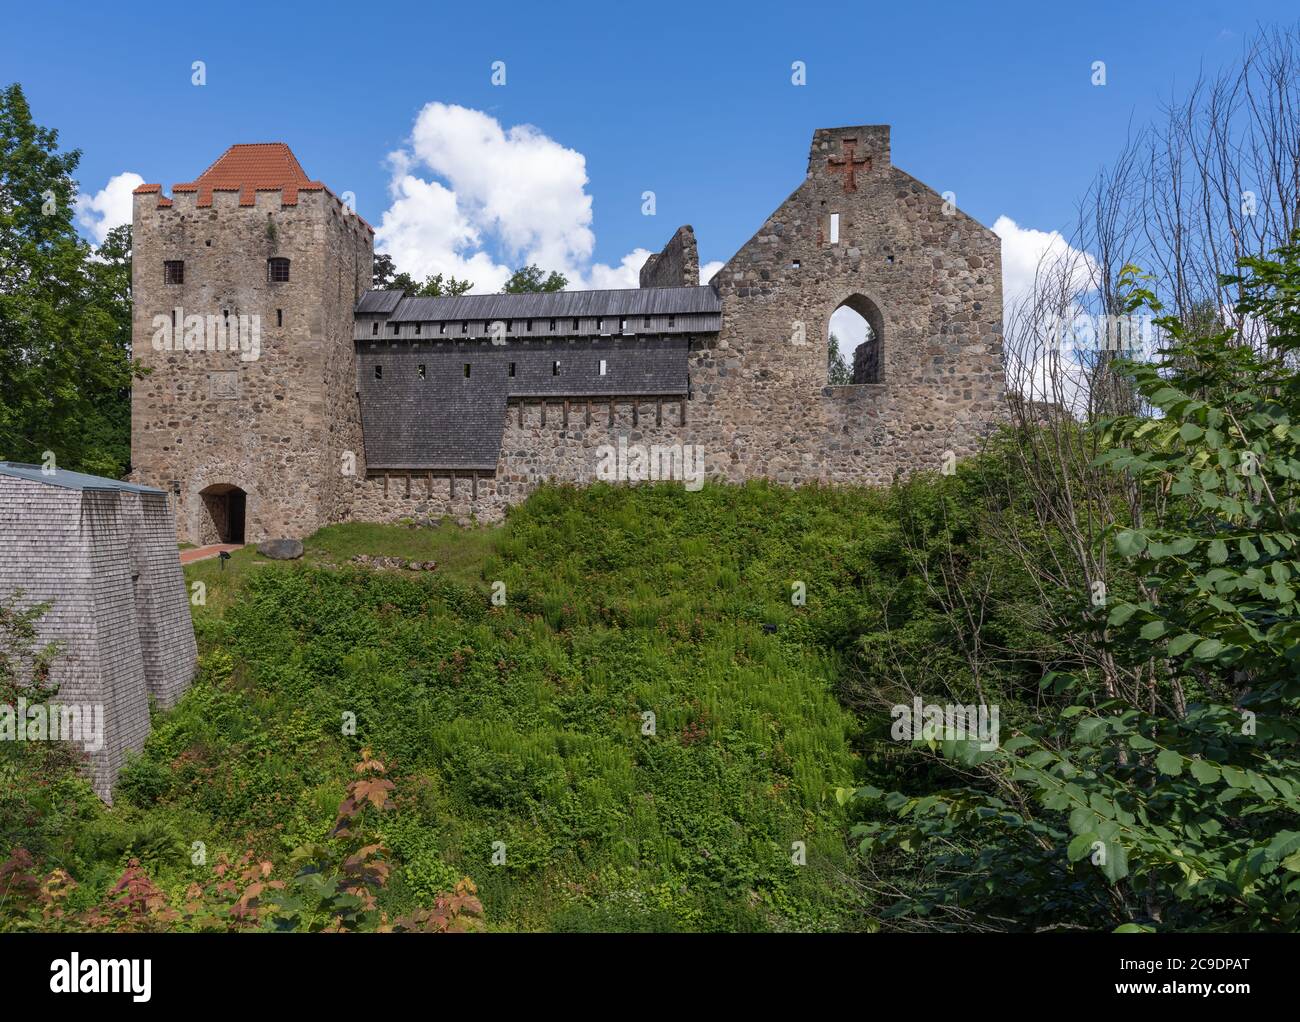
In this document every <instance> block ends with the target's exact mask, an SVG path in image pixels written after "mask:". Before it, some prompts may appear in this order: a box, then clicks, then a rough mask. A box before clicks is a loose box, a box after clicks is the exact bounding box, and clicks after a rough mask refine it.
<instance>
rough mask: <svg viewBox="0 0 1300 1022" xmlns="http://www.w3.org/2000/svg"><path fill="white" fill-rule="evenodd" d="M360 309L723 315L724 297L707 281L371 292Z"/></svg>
mask: <svg viewBox="0 0 1300 1022" xmlns="http://www.w3.org/2000/svg"><path fill="white" fill-rule="evenodd" d="M356 311H357V314H358V315H376V314H378V315H381V316H385V317H386V318H387V319H388V320H389V321H396V322H423V323H436V322H439V321H444V322H452V321H457V320H467V319H477V320H497V319H528V318H533V319H547V318H550V317H555V318H557V319H558V318H565V317H579V318H580V317H589V316H608V317H617V316H656V315H658V316H664V315H685V314H689V313H718V314H720V313H721V312H722V300H721V299H720V298H719V297H718V293H717V292H716V291H714V290H713V288H711V287H709V286H707V285H705V286H702V287H642V288H628V289H626V290H619V291H549V292H542V293H535V292H530V293H528V294H520V295H460V296H459V297H456V298H405V297H403V296H402V294H401V292H398V291H367V292H366V293H365V294H364V295H362V296H361V301H360V302H359V303H358V304H357V308H356Z"/></svg>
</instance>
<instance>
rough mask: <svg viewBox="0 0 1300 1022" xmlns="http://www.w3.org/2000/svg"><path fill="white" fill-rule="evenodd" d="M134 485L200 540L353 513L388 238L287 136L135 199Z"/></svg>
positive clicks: (237, 538)
mask: <svg viewBox="0 0 1300 1022" xmlns="http://www.w3.org/2000/svg"><path fill="white" fill-rule="evenodd" d="M133 245H134V250H133V267H132V287H133V292H134V311H133V319H132V341H133V348H134V357H135V359H136V361H137V362H138V363H139V364H140V365H141V366H143V367H145V368H146V369H148V370H150V371H151V372H150V374H149V375H148V376H146V377H145V378H144V379H142V380H137V381H136V383H135V385H134V388H133V391H132V401H131V462H132V478H133V479H134V480H135V481H137V482H140V483H143V484H146V485H151V486H156V487H159V488H161V489H164V490H167V491H168V492H170V493H172V494H173V495H174V498H175V500H174V503H175V507H176V534H177V536H178V537H179V538H180V539H181V540H185V541H189V542H192V543H214V542H257V541H259V540H261V539H265V538H268V537H277V536H305V535H307V534H309V533H311V532H313V531H315V530H316V529H318V528H320V527H321V526H323V525H325V524H328V523H329V522H332V521H339V520H342V519H343V518H345V517H347V514H348V510H349V506H350V499H351V486H352V479H351V477H350V476H349V475H348V474H347V468H348V465H347V459H348V458H349V456H350V454H351V452H356V451H359V450H360V449H361V434H360V429H361V426H360V419H359V413H358V410H357V404H356V397H355V392H356V383H355V381H356V358H355V353H354V346H353V342H352V310H353V307H354V306H355V305H356V303H357V301H358V299H359V298H360V297H361V294H362V293H363V292H364V291H365V289H366V287H367V286H368V285H369V283H370V279H371V273H372V263H373V252H374V231H373V230H372V229H371V227H370V226H369V225H368V224H367V223H365V221H363V220H362V219H361V218H360V217H358V216H357V215H356V214H355V213H354V212H352V211H351V210H350V208H349V207H348V206H347V205H345V204H344V203H343V202H342V201H340V199H339V198H338V197H336V196H335V195H334V194H333V193H332V192H331V191H330V190H329V189H327V188H326V187H325V186H324V185H323V184H321V183H320V182H319V181H312V180H311V179H310V178H308V176H307V175H306V173H305V172H304V171H303V169H302V167H301V165H300V164H299V163H298V161H297V159H296V158H295V157H294V155H293V153H292V152H291V151H290V150H289V147H288V146H286V145H284V144H283V143H278V142H277V143H266V144H255V145H235V146H231V147H230V148H229V149H228V150H226V152H225V153H224V154H223V155H222V156H221V157H220V159H218V160H217V161H216V162H215V163H214V164H212V166H211V167H209V168H208V169H207V170H206V171H204V172H203V173H202V174H201V175H200V176H199V177H198V179H197V180H195V181H193V182H190V183H188V184H178V185H175V186H174V187H173V188H172V197H171V198H166V197H165V196H164V195H163V194H162V188H161V186H160V185H157V184H146V185H141V186H140V187H139V188H137V189H136V192H135V205H134V216H133Z"/></svg>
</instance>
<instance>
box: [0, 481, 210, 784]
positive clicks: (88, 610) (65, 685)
mask: <svg viewBox="0 0 1300 1022" xmlns="http://www.w3.org/2000/svg"><path fill="white" fill-rule="evenodd" d="M172 522H173V517H172V514H171V511H170V509H169V508H168V507H167V498H166V495H165V494H162V493H157V494H137V493H131V492H122V491H117V490H94V489H76V488H70V487H65V486H56V485H49V484H46V483H42V482H35V481H32V480H28V479H17V478H13V477H10V476H6V475H0V597H4V598H8V597H11V596H13V594H15V593H19V592H20V593H21V595H20V596H19V597H18V605H19V606H20V607H23V608H27V607H31V606H34V605H37V604H41V603H49V604H50V607H49V609H48V610H47V611H46V612H45V614H44V615H42V616H41V617H40V618H39V619H38V621H37V623H36V627H37V642H36V646H37V647H38V648H39V647H40V646H43V645H44V644H45V643H47V642H51V641H54V642H57V643H58V645H59V652H58V655H57V657H56V658H55V660H54V663H53V665H52V669H51V681H52V682H53V683H54V684H55V685H56V686H57V687H58V691H57V694H56V695H55V696H54V697H53V698H54V701H55V702H58V703H61V704H78V705H83V706H94V705H99V706H102V707H103V725H104V745H103V748H101V749H99V750H98V751H87V768H88V772H89V775H90V780H91V784H92V786H93V787H94V789H95V792H96V793H97V794H98V795H99V796H100V797H101V798H103V799H104V800H105V801H109V802H111V801H112V788H113V785H114V783H115V782H116V779H117V775H118V773H119V771H120V770H121V768H122V766H123V764H124V762H125V759H126V755H127V753H128V752H131V751H138V750H140V749H141V748H143V747H144V741H145V738H146V737H147V736H148V733H149V695H150V694H153V695H154V696H155V697H156V698H157V699H158V702H159V704H160V705H162V706H170V705H172V704H173V703H174V702H175V701H176V699H177V698H179V696H180V694H181V693H182V692H183V691H184V690H185V689H186V688H187V687H188V686H189V684H190V682H191V680H192V679H193V677H194V672H195V667H196V662H197V656H196V647H195V641H194V632H193V626H192V625H191V623H190V616H189V601H188V600H187V599H186V592H185V584H184V579H183V578H182V577H181V571H180V561H179V558H178V557H177V552H176V541H175V537H174V535H173V531H172Z"/></svg>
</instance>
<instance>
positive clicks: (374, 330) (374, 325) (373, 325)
mask: <svg viewBox="0 0 1300 1022" xmlns="http://www.w3.org/2000/svg"><path fill="white" fill-rule="evenodd" d="M378 333H379V324H378V323H371V324H370V334H371V336H372V337H373V336H374V335H376V334H378Z"/></svg>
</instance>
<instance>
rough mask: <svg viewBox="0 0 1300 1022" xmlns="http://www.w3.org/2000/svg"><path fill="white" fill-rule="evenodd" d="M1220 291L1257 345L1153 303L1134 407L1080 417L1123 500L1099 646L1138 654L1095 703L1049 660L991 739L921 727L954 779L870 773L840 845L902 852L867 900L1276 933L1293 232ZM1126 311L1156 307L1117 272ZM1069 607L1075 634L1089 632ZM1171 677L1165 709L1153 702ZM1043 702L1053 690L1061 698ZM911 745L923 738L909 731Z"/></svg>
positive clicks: (1292, 777) (1286, 882) (1097, 689)
mask: <svg viewBox="0 0 1300 1022" xmlns="http://www.w3.org/2000/svg"><path fill="white" fill-rule="evenodd" d="M1277 255H1278V258H1277V259H1275V260H1274V259H1262V258H1248V259H1245V260H1243V262H1242V267H1243V272H1242V273H1240V274H1239V275H1237V276H1236V277H1234V278H1233V279H1231V280H1229V281H1225V284H1230V285H1232V286H1236V287H1239V288H1240V289H1241V295H1242V298H1241V301H1240V304H1239V305H1238V308H1237V310H1236V311H1237V312H1238V313H1239V314H1240V315H1241V316H1242V317H1244V318H1248V319H1249V320H1251V321H1253V322H1255V323H1257V324H1260V325H1262V326H1263V327H1264V328H1265V329H1266V330H1267V332H1268V334H1269V344H1268V345H1265V346H1243V345H1240V344H1237V343H1234V336H1233V332H1232V331H1231V330H1222V331H1219V332H1216V333H1209V334H1206V333H1205V332H1203V331H1202V330H1196V329H1192V328H1189V327H1188V326H1187V325H1185V324H1183V323H1182V322H1180V321H1179V320H1178V319H1176V318H1173V317H1164V318H1162V319H1160V320H1159V321H1158V322H1159V323H1160V325H1161V326H1162V327H1163V328H1164V330H1165V331H1166V332H1167V336H1168V338H1169V342H1170V343H1169V344H1168V345H1167V346H1166V347H1165V348H1164V349H1162V351H1161V352H1160V355H1159V358H1158V359H1157V361H1155V362H1152V363H1142V362H1133V361H1122V362H1119V363H1117V369H1118V371H1120V372H1122V373H1124V374H1126V375H1127V376H1128V377H1129V378H1130V379H1131V381H1132V383H1133V385H1134V386H1135V387H1136V389H1137V391H1138V392H1139V393H1140V394H1141V395H1142V396H1143V397H1144V398H1145V399H1146V401H1147V402H1148V403H1149V404H1150V406H1151V407H1152V408H1153V409H1155V410H1156V414H1153V415H1149V416H1138V415H1128V416H1120V417H1115V418H1112V419H1109V420H1105V421H1100V422H1098V423H1096V424H1095V425H1094V426H1093V427H1092V429H1093V430H1094V431H1096V432H1097V433H1098V435H1099V437H1100V439H1101V441H1102V450H1101V453H1100V454H1099V455H1098V457H1097V459H1096V462H1097V464H1099V465H1101V466H1104V467H1105V468H1106V469H1107V470H1108V471H1110V472H1114V473H1118V474H1122V475H1124V476H1126V477H1127V478H1128V479H1130V480H1131V481H1132V482H1133V483H1134V485H1135V486H1136V487H1137V488H1138V490H1139V492H1140V494H1141V497H1142V499H1141V501H1140V503H1139V505H1138V507H1139V508H1140V509H1141V513H1140V514H1139V515H1136V516H1134V518H1133V519H1132V520H1130V521H1127V522H1122V523H1116V524H1115V525H1113V526H1112V527H1110V528H1108V529H1107V530H1106V531H1105V533H1104V534H1103V536H1102V538H1101V542H1103V543H1105V544H1106V545H1107V546H1108V547H1109V548H1110V551H1111V553H1112V554H1113V555H1115V556H1117V557H1118V558H1119V559H1120V561H1121V562H1122V564H1123V565H1124V566H1125V567H1126V568H1127V569H1129V570H1131V571H1132V573H1133V574H1134V576H1135V578H1136V581H1137V584H1136V586H1135V587H1134V589H1133V591H1132V592H1131V593H1124V594H1123V595H1120V594H1119V593H1115V592H1112V593H1110V594H1108V595H1106V596H1105V598H1104V603H1105V619H1104V628H1103V630H1102V632H1101V638H1100V640H1099V641H1100V643H1101V644H1102V645H1104V646H1105V647H1106V649H1107V650H1108V652H1109V653H1110V654H1111V655H1112V656H1114V657H1115V658H1116V659H1117V660H1118V661H1119V662H1121V663H1127V664H1133V665H1147V669H1148V671H1149V675H1148V676H1149V678H1150V682H1149V690H1148V691H1147V692H1146V693H1142V694H1140V695H1138V696H1132V695H1129V694H1127V693H1124V694H1121V695H1119V696H1118V697H1116V696H1115V695H1114V694H1113V693H1108V692H1106V691H1104V690H1103V689H1102V687H1101V686H1100V685H1099V683H1098V678H1097V676H1096V674H1095V673H1094V672H1092V671H1090V670H1087V669H1079V668H1078V666H1077V665H1076V666H1075V667H1074V668H1068V669H1063V670H1057V671H1049V672H1048V673H1047V674H1046V675H1045V676H1044V678H1043V682H1042V688H1043V698H1044V699H1045V700H1046V701H1047V705H1046V710H1045V712H1044V713H1043V714H1041V715H1040V716H1039V717H1038V718H1037V719H1035V720H1033V721H1032V722H1030V723H1029V724H1027V725H1026V726H1024V727H1022V728H1020V729H1019V733H1017V734H1016V735H1015V737H1013V738H1012V739H1011V740H1010V741H1007V742H1004V743H1002V745H1001V747H1000V748H998V749H996V750H990V751H981V750H980V749H979V748H977V747H976V745H975V744H974V743H972V742H968V741H961V740H949V741H945V742H929V743H928V744H929V745H930V747H931V748H932V749H934V750H936V751H938V752H939V753H940V754H941V755H942V756H943V757H944V758H945V760H946V761H947V762H948V763H949V764H950V765H951V767H952V769H953V771H954V773H957V772H961V773H962V774H963V780H964V781H965V783H962V784H959V785H958V786H955V787H943V788H940V789H938V790H932V791H927V792H924V793H922V794H919V795H917V794H905V793H902V792H897V791H896V792H891V793H885V792H884V791H882V790H881V789H880V788H878V787H876V786H872V785H869V786H866V787H863V788H859V789H857V791H856V792H855V793H850V792H848V791H847V790H846V791H843V792H841V797H842V798H845V799H848V798H850V797H856V799H857V800H859V801H862V802H865V803H867V804H868V805H870V806H871V807H872V809H871V812H872V815H873V816H874V818H872V819H868V820H867V821H865V822H863V823H861V824H860V825H859V826H858V827H857V828H856V829H855V832H856V833H857V835H858V836H859V837H860V839H861V848H862V851H863V852H864V853H867V854H869V855H870V854H874V853H877V852H878V851H879V850H880V849H882V848H885V847H892V848H896V849H901V850H903V851H905V852H907V853H909V854H910V853H916V854H919V855H921V856H922V857H923V858H925V859H926V860H927V861H926V866H925V868H924V875H923V876H922V877H921V879H920V881H919V883H918V884H917V887H916V889H915V890H914V891H913V892H911V893H909V895H908V896H906V897H903V898H900V899H898V900H897V901H896V902H895V903H894V904H893V905H892V906H891V907H890V909H889V910H888V913H887V915H889V916H890V917H892V918H896V919H900V920H901V919H913V920H916V919H922V918H925V917H927V916H929V915H931V914H933V913H940V914H942V913H944V912H955V913H961V912H973V913H977V914H979V915H981V916H982V917H983V918H984V919H985V921H986V923H991V924H992V925H995V926H999V927H1006V928H1025V927H1028V928H1054V927H1061V926H1095V925H1097V924H1098V922H1106V921H1108V922H1109V925H1111V926H1113V927H1115V928H1117V929H1161V928H1168V929H1211V930H1218V929H1222V930H1291V929H1294V928H1295V927H1296V923H1297V912H1298V911H1300V899H1298V898H1297V895H1298V894H1300V827H1298V820H1300V780H1297V778H1298V777H1300V755H1298V749H1300V728H1298V727H1297V720H1296V712H1295V711H1296V700H1297V697H1300V669H1298V668H1300V611H1298V610H1297V604H1296V586H1297V579H1298V578H1300V549H1298V547H1297V544H1298V543H1300V513H1298V512H1300V506H1298V504H1297V501H1298V500H1300V488H1298V487H1297V481H1298V480H1300V373H1298V372H1297V368H1296V363H1295V359H1294V354H1295V352H1296V351H1297V350H1298V349H1300V306H1298V303H1297V295H1300V239H1293V240H1292V241H1291V243H1289V244H1288V245H1286V246H1284V247H1283V248H1281V249H1280V250H1279V251H1278V253H1277ZM1121 293H1122V294H1123V295H1124V296H1125V299H1124V300H1125V307H1126V311H1128V312H1130V313H1131V312H1134V311H1136V310H1138V309H1142V308H1150V309H1151V310H1152V311H1153V312H1159V311H1160V308H1159V304H1158V302H1157V301H1156V299H1155V297H1154V295H1153V294H1152V293H1151V292H1150V291H1148V290H1146V288H1145V287H1144V286H1143V284H1142V278H1140V277H1139V276H1138V275H1137V274H1136V272H1135V271H1133V270H1132V268H1126V270H1125V273H1124V275H1123V279H1122V281H1121ZM1090 614H1091V610H1090V609H1083V608H1081V613H1080V630H1084V629H1086V628H1089V627H1091V626H1090V625H1088V624H1086V623H1085V622H1084V620H1083V619H1084V618H1085V617H1087V616H1088V615H1090ZM1174 683H1177V684H1178V685H1179V686H1180V688H1181V689H1182V690H1184V691H1186V692H1187V693H1189V698H1188V700H1187V702H1186V704H1185V706H1179V705H1177V704H1178V701H1177V700H1175V701H1174V708H1173V709H1171V708H1170V705H1171V704H1170V700H1169V699H1168V698H1166V697H1165V696H1163V695H1162V694H1161V692H1160V690H1161V689H1167V688H1168V687H1169V686H1171V685H1173V684H1174ZM1062 704H1065V705H1062ZM920 744H927V743H920Z"/></svg>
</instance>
